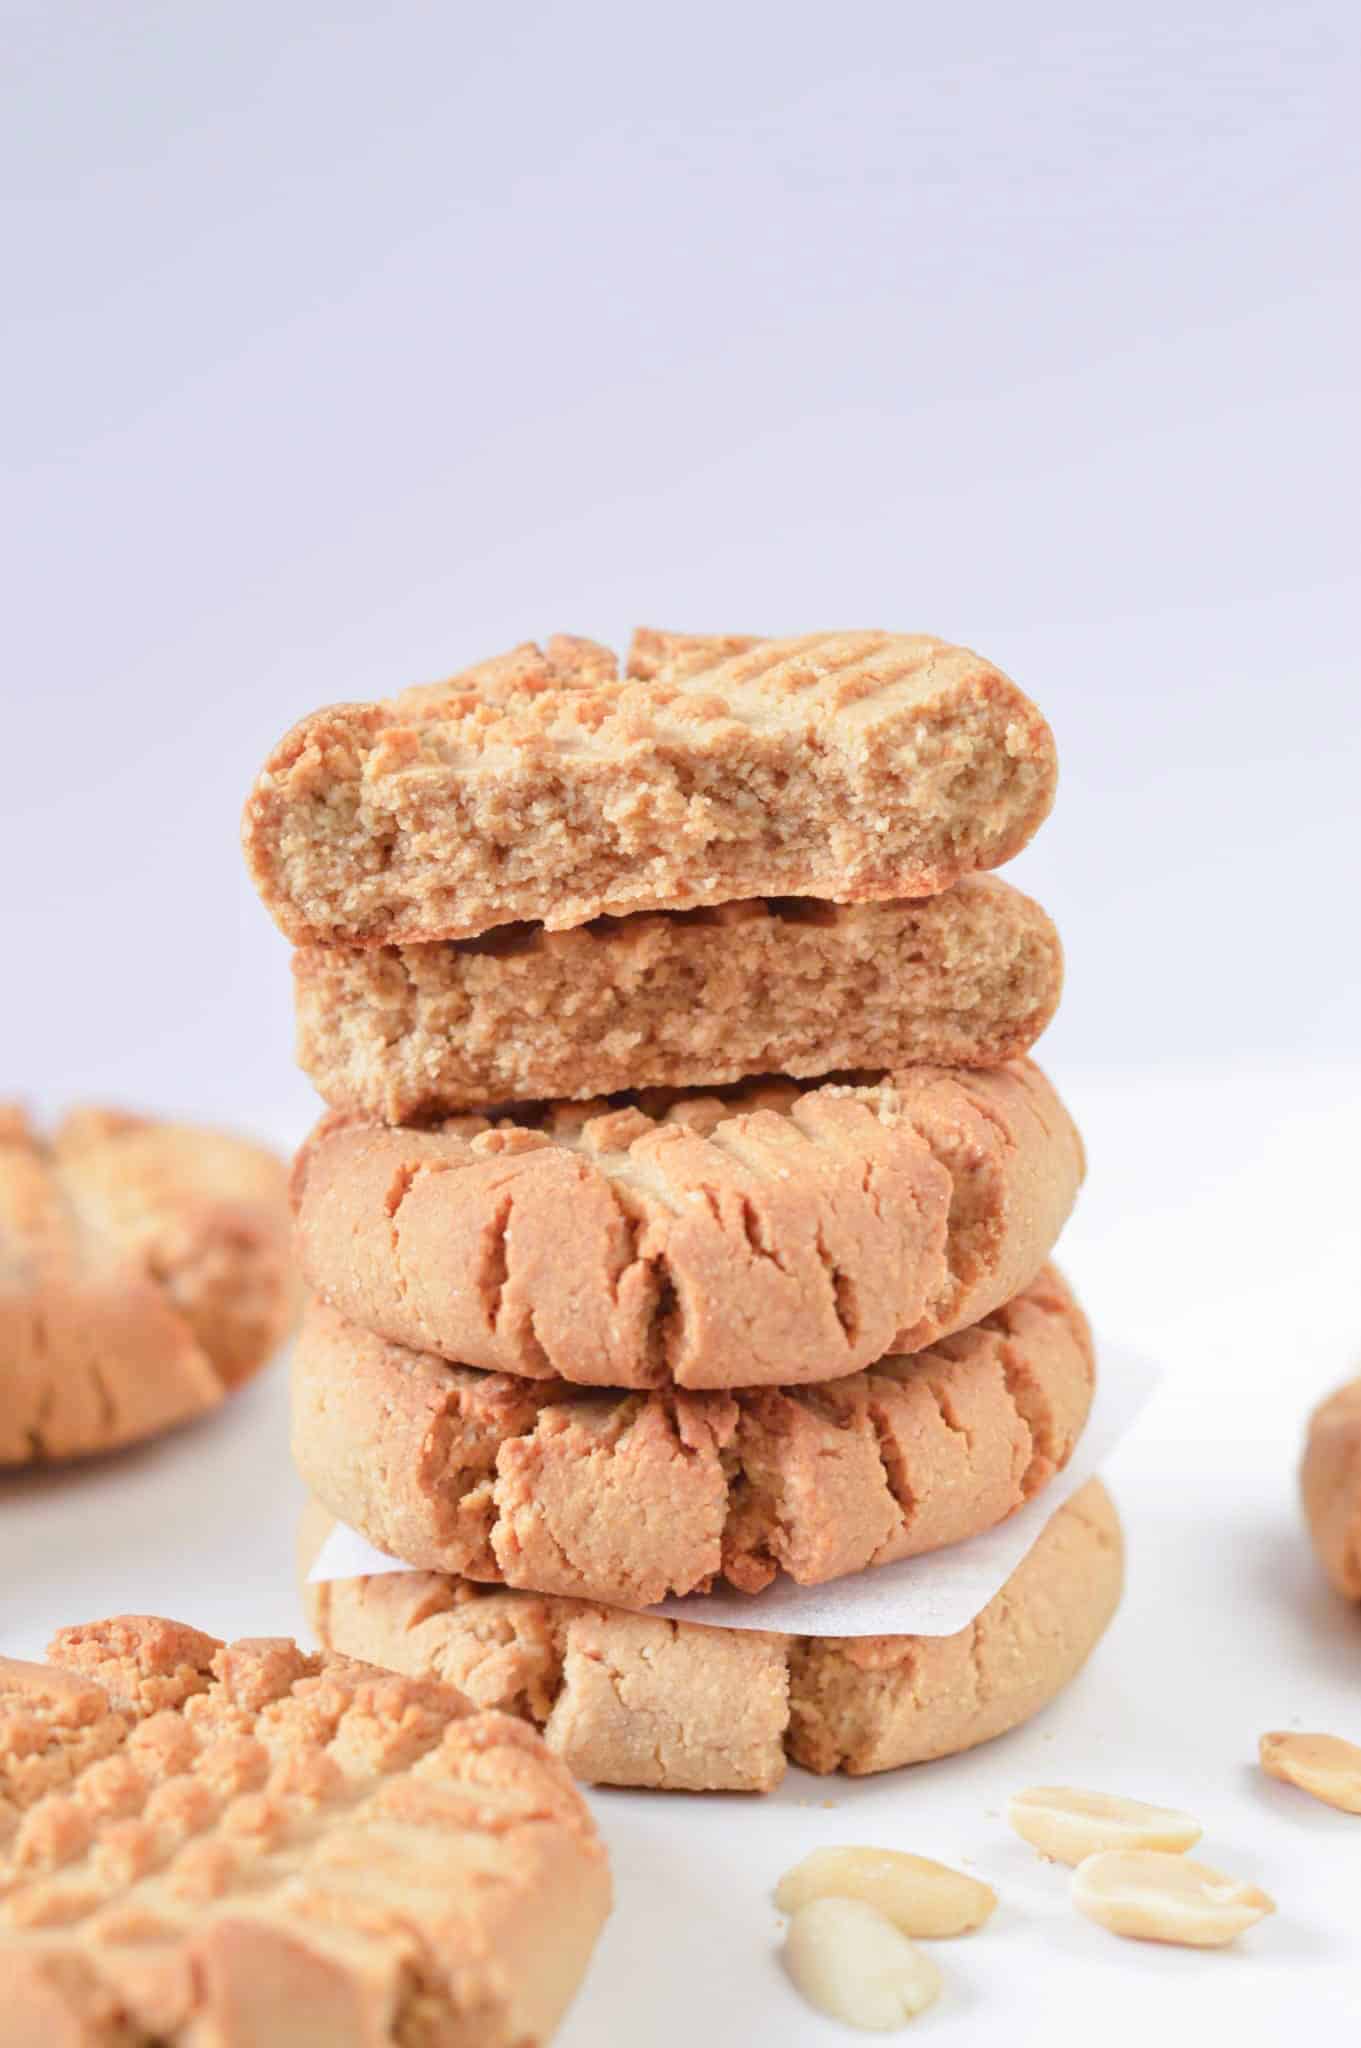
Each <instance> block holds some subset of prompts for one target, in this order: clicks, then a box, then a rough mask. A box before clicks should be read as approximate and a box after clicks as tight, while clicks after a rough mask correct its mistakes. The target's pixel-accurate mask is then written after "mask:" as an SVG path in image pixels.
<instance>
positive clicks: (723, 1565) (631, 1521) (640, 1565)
mask: <svg viewBox="0 0 1361 2048" xmlns="http://www.w3.org/2000/svg"><path fill="white" fill-rule="evenodd" d="M1093 1381H1094V1362H1093V1354H1092V1341H1091V1334H1090V1331H1089V1330H1088V1327H1087V1321H1086V1318H1085V1317H1084V1315H1083V1314H1082V1311H1081V1309H1080V1308H1079V1307H1078V1305H1077V1303H1076V1302H1075V1301H1074V1299H1073V1297H1072V1295H1071V1293H1070V1292H1069V1291H1068V1288H1067V1286H1066V1285H1065V1283H1064V1282H1063V1280H1062V1279H1061V1278H1060V1276H1059V1275H1058V1274H1057V1273H1056V1272H1055V1271H1054V1269H1053V1268H1052V1267H1048V1268H1046V1269H1045V1271H1044V1272H1043V1273H1041V1274H1040V1275H1039V1277H1038V1278H1037V1279H1036V1280H1035V1281H1034V1282H1032V1284H1031V1285H1030V1286H1029V1287H1028V1288H1026V1289H1024V1290H1023V1291H1022V1292H1021V1293H1020V1294H1019V1295H1017V1296H1016V1297H1015V1298H1014V1299H1013V1300H1012V1301H1010V1302H1008V1303H1007V1304H1006V1305H1005V1307H1003V1308H1001V1309H998V1310H996V1311H995V1312H994V1313H993V1314H992V1315H991V1316H989V1317H987V1318H986V1319H985V1320H984V1321H983V1322H982V1323H977V1324H975V1325H973V1327H972V1328H970V1329H968V1330H962V1331H960V1332H959V1333H958V1335H956V1336H954V1337H946V1338H943V1339H942V1340H941V1341H940V1342H939V1343H938V1344H935V1345H933V1346H931V1347H930V1348H929V1349H928V1350H926V1351H920V1352H915V1353H913V1355H912V1356H911V1357H906V1358H886V1359H880V1360H879V1361H878V1362H877V1363H876V1364H875V1365H873V1366H871V1367H869V1368H868V1369H867V1370H865V1371H863V1372H859V1373H853V1374H851V1375H850V1377H849V1378H847V1379H842V1380H834V1381H831V1382H829V1383H828V1384H827V1385H825V1386H822V1387H810V1388H798V1387H794V1388H790V1389H788V1390H786V1389H784V1388H780V1387H768V1388H746V1389H742V1390H739V1391H737V1392H735V1393H727V1392H717V1391H715V1392H707V1393H686V1392H680V1391H677V1390H675V1389H668V1390H667V1391H665V1392H661V1393H616V1392H606V1391H605V1390H603V1389H596V1388H589V1389H588V1388H582V1387H574V1386H571V1385H570V1384H568V1383H567V1382H565V1381H562V1380H556V1381H544V1380H531V1379H515V1378H512V1377H511V1376H510V1375H509V1374H506V1373H484V1372H478V1371H475V1370H474V1369H473V1368H472V1367H470V1366H457V1365H448V1364H446V1363H445V1361H444V1360H443V1359H440V1358H435V1357H432V1356H431V1355H430V1354H429V1353H428V1352H414V1351H410V1350H407V1349H406V1348H405V1347H403V1346H401V1345H397V1344H392V1343H389V1342H387V1341H386V1340H385V1339H383V1338H381V1337H375V1336H373V1335H371V1334H370V1333H369V1332H367V1331H365V1330H361V1329H359V1328H358V1327H357V1325H355V1324H353V1323H347V1322H345V1321H343V1320H342V1318H341V1317H339V1316H338V1315H336V1313H335V1312H334V1310H332V1309H328V1308H326V1307H325V1306H324V1305H323V1304H321V1303H319V1302H316V1301H313V1302H311V1303H310V1304H309V1306H308V1309H307V1312H306V1314H305V1316H304V1319H303V1327H302V1331H301V1334H300V1336H299V1338H298V1341H297V1344H296V1346H295V1348H294V1354H293V1455H294V1459H295V1461H296V1463H297V1465H298V1469H299V1471H300V1472H301V1474H302V1477H303V1480H304V1482H305V1484H306V1485H307V1486H308V1488H309V1489H310V1491H311V1492H312V1493H313V1494H314V1495H315V1496H316V1498H317V1499H318V1500H319V1501H320V1502H321V1503H322V1505H323V1506H324V1507H326V1508H327V1509H329V1511H330V1512H331V1513H332V1514H334V1515H336V1516H337V1517H338V1518H339V1519H340V1520H341V1521H342V1522H347V1523H348V1524H349V1525H350V1526H351V1528H354V1529H357V1530H358V1531H360V1533H361V1534H362V1535H364V1536H366V1537H367V1538H368V1539H369V1541H370V1542H371V1543H373V1544H375V1545H376V1546H377V1547H378V1548H379V1549H380V1550H383V1551H386V1552H387V1553H388V1554H389V1555H390V1556H393V1557H400V1558H402V1559H403V1560H404V1561H405V1562H406V1563H408V1564H414V1565H419V1566H421V1567H422V1568H425V1569H428V1570H433V1571H440V1572H453V1573H456V1574H458V1575H460V1576H464V1577H468V1578H473V1579H478V1580H482V1581H502V1582H504V1583H505V1584H507V1585H511V1586H519V1587H524V1588H527V1589H529V1590H531V1591H534V1592H539V1593H566V1594H572V1595H575V1596H579V1597H581V1598H584V1599H590V1600H601V1601H606V1602H609V1603H610V1604H612V1605H614V1606H620V1607H650V1606H653V1605H654V1604H655V1603H656V1602H657V1601H659V1600H663V1599H665V1598H666V1597H667V1596H668V1594H672V1593H690V1592H694V1591H696V1590H698V1591H708V1589H709V1586H710V1584H711V1582H712V1581H713V1580H714V1579H715V1578H716V1577H717V1576H719V1575H720V1574H721V1575H722V1576H723V1577H725V1578H726V1579H727V1580H728V1581H729V1582H730V1583H732V1584H733V1585H735V1586H739V1587H741V1589H742V1590H743V1591H744V1592H748V1593H759V1592H760V1591H761V1589H762V1588H763V1587H765V1586H766V1585H768V1584H769V1583H770V1581H771V1580H772V1579H773V1578H774V1577H775V1575H776V1572H777V1571H784V1572H787V1573H788V1574H789V1575H790V1577H791V1578H793V1579H795V1580H796V1581H798V1583H800V1584H801V1585H819V1584H822V1583H824V1582H826V1581H827V1580H829V1579H840V1578H846V1577H848V1576H849V1575H850V1574H851V1573H853V1572H858V1571H860V1570H862V1569H864V1568H865V1567H866V1566H869V1565H879V1564H892V1563H894V1562H895V1561H896V1560H897V1559H899V1558H904V1557H913V1556H919V1555H921V1554H922V1553H923V1552H926V1551H931V1550H939V1549H941V1548H942V1547H943V1546H944V1545H946V1544H950V1543H959V1542H962V1541H963V1540H965V1539H966V1538H967V1537H970V1536H975V1535H977V1534H979V1533H980V1532H981V1531H982V1530H984V1529H989V1528H992V1527H993V1526H994V1525H995V1524H996V1523H998V1522H1000V1521H1002V1520H1004V1519H1005V1518H1006V1516H1008V1515H1010V1514H1012V1513H1014V1512H1015V1510H1016V1509H1017V1508H1020V1507H1022V1506H1023V1505H1024V1504H1025V1503H1026V1501H1028V1500H1031V1499H1033V1498H1034V1497H1035V1496H1036V1494H1038V1493H1040V1492H1042V1491H1043V1489H1044V1487H1045V1486H1046V1485H1047V1484H1048V1482H1049V1481H1050V1480H1051V1479H1052V1478H1053V1476H1054V1474H1055V1473H1056V1472H1058V1471H1060V1470H1061V1469H1062V1468H1063V1466H1064V1465H1066V1464H1067V1462H1068V1459H1069V1458H1070V1456H1071V1455H1072V1452H1073V1450H1074V1448H1075V1446H1076V1444H1077V1441H1078V1439H1079V1437H1080V1435H1081V1432H1082V1429H1083V1426H1084V1424H1085V1423H1086V1420H1087V1415H1088V1411H1089V1409H1090V1406H1091V1399H1092V1390H1093Z"/></svg>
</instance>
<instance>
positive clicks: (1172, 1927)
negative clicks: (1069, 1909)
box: [1072, 1849, 1276, 1948]
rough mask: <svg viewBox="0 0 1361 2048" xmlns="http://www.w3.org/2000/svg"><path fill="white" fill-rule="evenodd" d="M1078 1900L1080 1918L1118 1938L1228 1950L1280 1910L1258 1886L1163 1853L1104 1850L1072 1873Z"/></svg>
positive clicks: (1184, 1858) (1075, 1898)
mask: <svg viewBox="0 0 1361 2048" xmlns="http://www.w3.org/2000/svg"><path fill="white" fill-rule="evenodd" d="M1072 1899H1073V1904H1074V1905H1075V1906H1076V1907H1077V1909H1078V1911H1079V1913H1085V1914H1086V1915H1087V1918H1088V1919H1089V1920H1095V1921H1096V1922H1097V1924H1098V1925H1099V1926H1101V1927H1108V1928H1109V1929H1110V1931H1111V1933H1112V1934H1124V1935H1128V1936H1130V1937H1131V1938H1132V1939H1133V1940H1135V1941H1171V1942H1176V1943H1177V1944H1178V1945H1180V1946H1181V1947H1184V1948H1222V1947H1223V1946H1224V1945H1225V1943H1226V1942H1230V1941H1232V1940H1234V1938H1235V1936H1237V1935H1240V1934H1242V1933H1243V1931H1244V1929H1245V1928H1248V1927H1252V1926H1253V1925H1255V1923H1256V1922H1257V1921H1258V1920H1260V1919H1262V1918H1263V1917H1264V1915H1266V1914H1267V1913H1274V1912H1275V1910H1276V1904H1275V1901H1274V1900H1273V1899H1269V1898H1268V1897H1267V1895H1266V1893H1265V1892H1261V1891H1258V1890H1257V1888H1256V1886H1255V1885H1250V1884H1240V1883H1239V1881H1238V1879H1237V1878H1233V1877H1225V1876H1223V1875H1222V1873H1221V1872H1219V1871H1218V1870H1211V1869H1209V1867H1208V1866H1207V1865H1206V1864H1204V1863H1193V1862H1192V1861H1191V1859H1190V1857H1189V1856H1172V1855H1168V1854H1167V1852H1166V1851H1165V1850H1160V1849H1105V1850H1102V1851H1100V1852H1099V1853H1098V1854H1097V1855H1095V1856H1089V1857H1087V1859H1086V1861H1085V1862H1083V1863H1079V1865H1078V1867H1077V1869H1076V1870H1075V1871H1074V1872H1073V1884H1072Z"/></svg>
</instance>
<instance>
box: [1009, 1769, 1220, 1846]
mask: <svg viewBox="0 0 1361 2048" xmlns="http://www.w3.org/2000/svg"><path fill="white" fill-rule="evenodd" d="M1007 1819H1008V1820H1009V1821H1010V1823H1011V1825H1012V1827H1014V1828H1015V1830H1016V1832H1017V1834H1018V1835H1020V1836H1021V1838H1022V1840H1023V1841H1027V1842H1029V1844H1030V1846H1031V1848H1032V1849H1038V1850H1039V1852H1040V1854H1041V1856H1047V1857H1049V1858H1050V1860H1051V1861H1052V1862H1055V1863H1069V1864H1074V1863H1081V1862H1082V1860H1083V1858H1084V1857H1085V1856H1094V1855H1095V1854H1096V1853H1097V1852H1098V1850H1101V1849H1174V1850H1178V1851H1180V1850H1182V1849H1189V1848H1190V1847H1191V1846H1192V1844H1193V1843H1195V1842H1198V1841H1199V1840H1200V1827H1199V1824H1198V1823H1197V1822H1196V1821H1194V1820H1192V1818H1191V1816H1190V1814H1189V1813H1177V1812H1175V1811H1173V1809H1172V1808H1171V1807H1166V1806H1146V1805H1145V1804H1144V1802H1143V1800H1141V1799H1122V1798H1120V1797H1118V1796H1117V1795H1116V1794H1114V1793H1111V1792H1079V1791H1076V1790H1074V1789H1073V1788H1072V1787H1071V1786H1066V1785H1036V1786H1035V1787H1034V1788H1033V1789H1032V1790H1031V1791H1029V1792H1017V1793H1016V1794H1015V1795H1014V1797H1013V1798H1012V1799H1011V1800H1010V1801H1009V1802H1008V1804H1007Z"/></svg>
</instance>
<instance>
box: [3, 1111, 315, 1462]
mask: <svg viewBox="0 0 1361 2048" xmlns="http://www.w3.org/2000/svg"><path fill="white" fill-rule="evenodd" d="M290 1233H291V1224H290V1218H289V1213H288V1196H287V1176H286V1174H285V1172H284V1168H283V1166H282V1164H281V1162H280V1161H279V1160H278V1159H277V1158H276V1157H275V1156H274V1154H273V1153H272V1152H268V1151H266V1150H265V1149H264V1148H263V1147H261V1146H258V1145H252V1144H249V1143H247V1142H246V1141H245V1140H244V1139H242V1138H236V1137H232V1136H230V1135H229V1134H227V1133H225V1132H218V1131H206V1130H200V1129H199V1128H197V1127H196V1126H190V1125H187V1124H175V1123H163V1122H159V1121H156V1120H155V1119H153V1118H150V1117H141V1116H132V1115H128V1114H126V1113H124V1112H122V1111H118V1110H110V1109H80V1110H76V1111H73V1112H72V1113H71V1114H69V1115H68V1116H67V1117H66V1118H65V1119H64V1120H63V1121H62V1123H61V1124H60V1125H59V1126H58V1127H57V1129H56V1131H55V1133H54V1135H53V1136H52V1138H51V1139H50V1140H44V1139H43V1138H41V1137H40V1136H39V1135H38V1134H37V1132H36V1131H35V1130H34V1129H33V1128H32V1126H31V1125H30V1123H29V1122H28V1120H27V1118H26V1117H25V1116H24V1114H23V1112H22V1111H21V1110H20V1109H18V1108H17V1107H16V1106H3V1105H0V1274H2V1276H3V1277H2V1278H0V1360H2V1361H3V1364H0V1465H23V1464H29V1463H32V1462H34V1461H37V1460H43V1459H55V1458H74V1457H80V1456H86V1455H89V1454H91V1453H93V1452H97V1451H108V1450H113V1449H115V1448H117V1447H119V1446H121V1445H125V1444H131V1443H137V1442H140V1441H141V1440H142V1439H143V1438H145V1437H149V1436H153V1435H155V1434H157V1433H158V1432H160V1431H161V1430H165V1429H169V1428H171V1427H172V1426H174V1425H175V1424H177V1423H181V1422H186V1421H188V1420H190V1419H191V1418H192V1417H194V1416H196V1415H201V1414H203V1413H205V1412H206V1411H207V1410H208V1409H211V1408H215V1407H216V1406H217V1405H218V1404H219V1403H220V1402H221V1401H222V1400H223V1399H224V1397H225V1396H226V1395H227V1394H228V1393H230V1392H232V1391H233V1390H234V1389H235V1388H237V1387H239V1386H241V1385H243V1384H244V1382H245V1381H246V1380H248V1379H249V1378H250V1377H251V1375H252V1374H253V1373H255V1372H256V1371H258V1370H259V1368H260V1367H261V1366H262V1365H264V1364H265V1363H266V1362H267V1360H268V1359H269V1358H270V1357H271V1356H272V1354H273V1353H274V1351H275V1350H276V1349H277V1348H278V1346H279V1344H280V1343H281V1342H282V1341H283V1338H284V1337H285V1336H286V1335H287V1332H288V1329H289V1326H290V1324H291V1322H292V1320H293V1316H294V1312H295V1309H296V1305H297V1288H296V1283H295V1277H294V1268H293V1258H292V1247H291V1243H290Z"/></svg>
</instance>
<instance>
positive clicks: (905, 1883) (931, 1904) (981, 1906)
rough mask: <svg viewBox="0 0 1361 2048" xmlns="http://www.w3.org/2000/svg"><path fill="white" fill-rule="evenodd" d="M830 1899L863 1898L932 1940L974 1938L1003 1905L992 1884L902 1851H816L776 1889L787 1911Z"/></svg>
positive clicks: (782, 1908)
mask: <svg viewBox="0 0 1361 2048" xmlns="http://www.w3.org/2000/svg"><path fill="white" fill-rule="evenodd" d="M826 1898H835V1899H859V1900H861V1901H862V1902H863V1903H864V1904H865V1905H867V1906H873V1907H874V1908H875V1910H876V1912H879V1913H882V1914H883V1916H884V1918H885V1919H886V1920H891V1921H892V1922H893V1925H894V1926H895V1927H896V1928H897V1929H898V1930H899V1932H900V1933H902V1934H912V1935H917V1936H920V1937H921V1938H922V1939H924V1940H927V1941H939V1940H941V1939H943V1938H944V1937H945V1936H947V1935H952V1934H972V1932H973V1930H974V1929H975V1928H976V1927H981V1926H982V1925H983V1922H984V1921H985V1920H986V1919H987V1918H988V1915H989V1914H990V1913H991V1912H992V1909H993V1907H994V1906H995V1905H996V1904H997V1894H996V1892H995V1891H994V1890H993V1888H992V1886H991V1885H988V1884H982V1883H980V1882H979V1880H978V1879H977V1878H976V1877H965V1876H964V1874H963V1872H962V1871H958V1870H951V1869H950V1867H949V1865H948V1864H946V1863H933V1862H932V1860H931V1858H930V1857H929V1856H909V1855H908V1854H906V1852H905V1851H903V1850H901V1849H814V1851H813V1853H812V1855H811V1856H805V1857H804V1859H803V1861H802V1863H796V1864H795V1866H794V1868H793V1869H792V1870H787V1871H786V1872H785V1874H784V1876H783V1877H782V1878H781V1879H780V1882H779V1884H778V1885H777V1886H776V1887H775V1903H776V1905H777V1906H778V1907H779V1909H780V1911H781V1912H782V1913H796V1912H797V1911H798V1910H799V1908H800V1906H804V1905H807V1903H808V1901H809V1900H810V1899H826Z"/></svg>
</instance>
